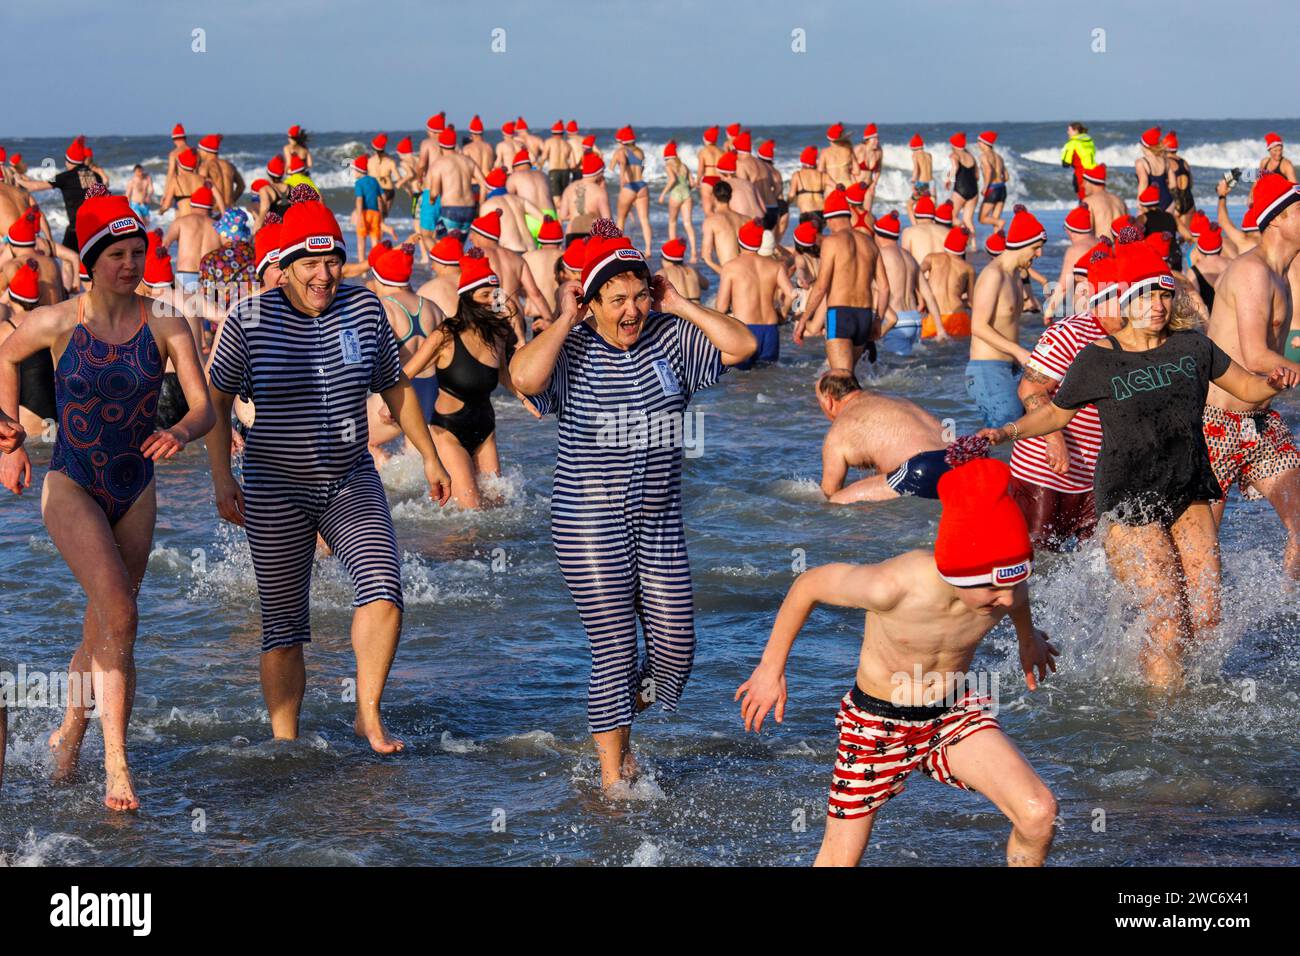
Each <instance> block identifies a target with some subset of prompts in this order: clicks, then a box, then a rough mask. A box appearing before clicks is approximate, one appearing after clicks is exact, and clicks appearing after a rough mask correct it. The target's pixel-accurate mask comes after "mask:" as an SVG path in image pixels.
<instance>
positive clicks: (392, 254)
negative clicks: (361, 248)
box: [370, 242, 415, 288]
mask: <svg viewBox="0 0 1300 956" xmlns="http://www.w3.org/2000/svg"><path fill="white" fill-rule="evenodd" d="M414 266H415V246H413V245H411V244H410V243H409V242H408V243H406V244H405V245H402V246H398V247H397V248H396V249H393V248H389V249H386V250H385V251H384V253H383V255H381V256H379V257H378V258H377V259H374V260H372V261H371V263H370V271H371V272H373V273H374V276H375V278H376V279H378V280H379V281H380V282H381V283H383V284H384V285H391V286H397V287H399V288H401V287H403V286H405V285H406V284H407V283H408V282H410V281H411V270H412V269H413V268H414Z"/></svg>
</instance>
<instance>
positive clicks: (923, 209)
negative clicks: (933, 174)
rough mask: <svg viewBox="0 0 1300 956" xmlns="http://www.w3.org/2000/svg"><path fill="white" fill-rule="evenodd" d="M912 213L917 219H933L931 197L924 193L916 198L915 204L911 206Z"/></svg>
mask: <svg viewBox="0 0 1300 956" xmlns="http://www.w3.org/2000/svg"><path fill="white" fill-rule="evenodd" d="M912 215H913V216H915V217H916V218H917V219H933V218H934V199H933V197H931V196H929V195H926V196H922V197H921V198H920V199H918V200H917V201H916V205H914V206H913V207H912Z"/></svg>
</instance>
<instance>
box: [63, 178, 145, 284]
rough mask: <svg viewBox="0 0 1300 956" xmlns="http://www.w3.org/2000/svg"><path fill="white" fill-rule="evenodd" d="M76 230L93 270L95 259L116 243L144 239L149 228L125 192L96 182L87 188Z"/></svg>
mask: <svg viewBox="0 0 1300 956" xmlns="http://www.w3.org/2000/svg"><path fill="white" fill-rule="evenodd" d="M76 233H77V241H78V242H79V243H80V248H79V249H78V250H77V251H78V253H79V254H80V256H81V261H82V262H83V263H84V264H85V266H86V271H87V272H90V271H92V270H93V269H94V268H95V260H97V259H98V258H99V257H100V255H101V254H102V253H103V252H104V250H105V249H107V248H108V247H109V246H111V245H113V243H115V242H121V241H123V240H125V239H133V238H137V237H138V238H140V239H145V238H146V236H147V235H148V230H147V229H146V228H145V225H144V222H143V221H142V220H141V219H140V217H139V216H137V215H136V214H135V210H134V209H132V208H131V204H130V203H128V202H127V201H126V197H125V196H113V195H110V194H109V192H108V189H107V188H106V187H105V186H104V185H103V184H101V183H95V184H94V185H92V186H91V187H90V188H89V189H87V190H86V198H85V201H84V202H82V204H81V208H80V209H78V210H77V228H76Z"/></svg>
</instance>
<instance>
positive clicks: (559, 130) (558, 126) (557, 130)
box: [551, 120, 564, 136]
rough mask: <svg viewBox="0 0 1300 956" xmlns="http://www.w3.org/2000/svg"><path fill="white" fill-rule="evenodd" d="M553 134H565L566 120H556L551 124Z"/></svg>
mask: <svg viewBox="0 0 1300 956" xmlns="http://www.w3.org/2000/svg"><path fill="white" fill-rule="evenodd" d="M551 135H552V136H563V135H564V120H556V121H555V122H554V123H552V124H551Z"/></svg>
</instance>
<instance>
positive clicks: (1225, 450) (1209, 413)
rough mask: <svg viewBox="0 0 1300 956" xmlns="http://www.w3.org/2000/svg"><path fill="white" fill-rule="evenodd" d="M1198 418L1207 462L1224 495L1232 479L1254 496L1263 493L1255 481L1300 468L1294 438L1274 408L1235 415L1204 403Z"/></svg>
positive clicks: (1249, 497)
mask: <svg viewBox="0 0 1300 956" xmlns="http://www.w3.org/2000/svg"><path fill="white" fill-rule="evenodd" d="M1202 421H1203V423H1204V427H1205V445H1206V447H1207V448H1209V450H1210V465H1211V466H1212V467H1213V468H1214V477H1215V478H1217V479H1218V480H1219V487H1220V488H1221V489H1222V490H1223V493H1224V495H1227V493H1228V489H1229V488H1231V487H1232V485H1233V483H1234V482H1236V483H1237V484H1238V485H1239V486H1240V488H1241V494H1242V497H1244V498H1246V499H1247V500H1248V501H1254V500H1258V499H1259V498H1262V497H1263V495H1261V494H1260V493H1259V492H1258V491H1257V490H1255V488H1254V487H1253V486H1254V483H1255V482H1257V481H1262V480H1264V479H1265V478H1273V477H1275V476H1277V475H1280V474H1283V473H1284V472H1288V471H1291V470H1292V469H1294V468H1300V451H1297V450H1296V445H1295V439H1294V438H1292V437H1291V431H1290V429H1288V428H1287V427H1286V422H1284V421H1283V420H1282V416H1281V415H1279V414H1278V413H1277V412H1275V411H1272V410H1269V411H1266V412H1257V413H1256V414H1254V415H1250V414H1246V415H1238V414H1236V413H1235V412H1229V411H1225V410H1224V409H1222V408H1216V407H1215V406H1213V405H1206V406H1205V414H1204V416H1203V419H1202ZM1261 426H1262V428H1261Z"/></svg>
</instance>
